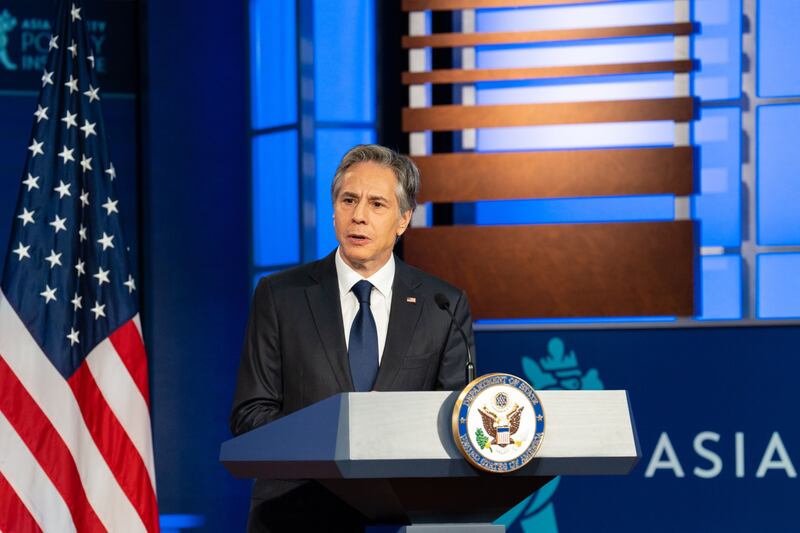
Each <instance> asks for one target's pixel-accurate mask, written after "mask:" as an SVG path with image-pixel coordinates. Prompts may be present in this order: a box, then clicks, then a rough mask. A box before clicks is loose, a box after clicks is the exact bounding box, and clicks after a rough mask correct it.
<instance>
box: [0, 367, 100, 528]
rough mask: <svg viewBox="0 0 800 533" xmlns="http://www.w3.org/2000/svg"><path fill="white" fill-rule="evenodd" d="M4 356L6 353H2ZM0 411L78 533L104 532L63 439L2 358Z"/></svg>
mask: <svg viewBox="0 0 800 533" xmlns="http://www.w3.org/2000/svg"><path fill="white" fill-rule="evenodd" d="M2 355H5V354H2ZM0 390H2V391H3V394H0V412H2V413H3V414H4V415H5V417H6V419H7V420H8V421H9V422H10V424H11V426H12V427H13V428H14V431H16V432H17V434H18V435H19V436H20V438H21V439H22V441H23V442H24V443H25V445H26V446H27V447H28V448H29V449H30V451H31V452H32V453H33V455H34V457H36V460H37V462H38V463H39V464H40V465H41V467H42V470H44V472H45V473H46V474H47V477H49V478H50V480H51V481H52V482H53V485H55V487H56V489H58V492H59V493H60V494H61V496H62V497H63V498H64V502H65V503H66V504H67V508H68V509H69V512H70V514H71V515H72V521H73V522H74V523H75V527H76V528H77V529H78V531H105V528H104V527H103V524H102V523H101V522H100V519H99V518H98V516H97V514H96V513H95V511H94V509H93V508H92V506H91V505H90V504H89V501H88V498H87V496H86V492H85V491H84V489H83V484H82V483H81V477H80V474H79V472H78V468H77V466H76V465H75V461H74V460H73V458H72V456H71V455H70V451H69V449H68V448H67V445H66V444H65V443H64V439H62V438H61V436H60V435H59V434H58V432H57V431H56V430H55V428H54V427H53V426H52V425H51V424H50V423H49V422H48V420H47V417H46V416H45V414H44V413H43V412H42V410H41V409H40V408H39V406H38V405H37V404H36V402H35V401H34V399H33V397H31V395H30V394H28V390H27V389H26V388H25V386H24V385H23V384H22V382H20V380H19V379H18V378H17V376H16V375H15V374H14V373H13V372H12V371H11V368H9V366H8V365H7V364H6V361H5V359H3V358H2V357H0Z"/></svg>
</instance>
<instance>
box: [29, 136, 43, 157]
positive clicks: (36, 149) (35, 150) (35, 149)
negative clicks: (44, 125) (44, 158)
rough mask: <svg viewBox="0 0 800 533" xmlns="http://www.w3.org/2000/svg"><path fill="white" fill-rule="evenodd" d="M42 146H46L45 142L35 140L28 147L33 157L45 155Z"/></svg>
mask: <svg viewBox="0 0 800 533" xmlns="http://www.w3.org/2000/svg"><path fill="white" fill-rule="evenodd" d="M42 146H44V141H42V142H38V141H37V140H36V139H34V140H33V143H32V144H31V145H30V146H28V150H30V151H31V157H36V155H37V154H39V155H44V150H42Z"/></svg>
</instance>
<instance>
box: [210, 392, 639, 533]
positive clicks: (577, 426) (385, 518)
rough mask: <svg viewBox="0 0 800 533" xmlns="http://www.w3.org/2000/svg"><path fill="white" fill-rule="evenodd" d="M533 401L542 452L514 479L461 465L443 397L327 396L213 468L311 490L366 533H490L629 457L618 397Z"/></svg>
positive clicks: (558, 395) (628, 420)
mask: <svg viewBox="0 0 800 533" xmlns="http://www.w3.org/2000/svg"><path fill="white" fill-rule="evenodd" d="M536 393H537V395H538V396H539V399H540V400H541V404H542V407H543V408H544V413H545V423H546V427H545V436H544V440H543V442H542V444H541V447H540V449H539V452H538V453H537V455H536V457H535V458H534V459H533V460H531V462H530V463H528V464H527V465H525V466H524V467H523V468H521V469H519V470H516V471H514V472H509V473H501V474H495V473H488V472H482V471H479V470H477V469H476V468H474V467H473V466H471V465H470V464H469V463H468V462H467V460H466V459H464V457H463V456H462V455H461V453H460V452H459V450H458V449H457V448H456V444H455V442H454V440H453V434H452V412H453V406H454V404H455V401H456V398H457V397H458V394H459V393H458V392H449V391H431V392H361V393H342V394H338V395H336V396H332V397H330V398H328V399H326V400H323V401H321V402H318V403H316V404H314V405H311V406H309V407H306V408H305V409H301V410H299V411H297V412H295V413H292V414H291V415H288V416H285V417H283V418H281V419H279V420H276V421H274V422H272V423H269V424H267V425H265V426H262V427H260V428H257V429H254V430H252V431H250V432H248V433H245V434H243V435H240V436H239V437H236V438H234V439H231V440H228V441H226V442H224V443H223V444H222V447H221V450H220V461H221V462H222V464H223V465H224V466H225V467H226V468H227V469H228V470H229V471H230V472H231V473H232V474H233V475H234V476H237V477H242V478H265V479H314V480H317V481H318V482H320V483H321V484H322V485H323V486H324V487H326V488H327V489H328V490H330V491H331V492H333V493H334V494H336V495H337V496H338V497H339V498H341V499H342V500H344V501H345V502H347V503H348V504H349V505H351V506H353V507H354V508H356V509H358V510H359V511H360V512H361V513H363V514H364V515H365V516H367V517H368V518H370V519H371V520H373V521H375V522H378V523H410V524H412V525H414V527H416V530H417V531H423V530H425V531H448V528H447V527H446V526H444V524H449V525H451V526H452V527H453V528H454V529H452V531H466V529H465V528H466V524H468V523H471V524H475V525H474V526H472V528H471V529H473V530H475V531H478V530H481V528H480V527H477V529H475V527H476V526H477V524H480V523H485V524H486V526H484V527H486V529H485V530H486V531H497V530H498V529H492V526H490V525H489V523H490V522H491V521H492V520H495V519H496V518H498V517H499V516H500V515H502V514H503V513H504V512H505V511H506V510H508V509H509V508H511V507H513V506H514V505H515V504H517V503H519V502H520V501H522V500H523V499H524V498H525V497H527V496H528V495H529V494H531V493H532V492H534V491H535V490H537V489H538V488H539V487H541V486H543V485H544V484H545V483H547V482H548V481H550V479H552V477H553V476H577V475H624V474H627V473H628V472H630V470H631V469H632V468H633V467H634V466H635V465H636V462H637V461H638V459H639V457H640V456H641V452H640V448H639V442H638V439H637V436H636V428H635V424H634V421H633V416H632V413H631V409H630V404H629V401H628V394H627V392H626V391H624V390H620V391H562V390H559V391H537V392H536ZM476 523H477V524H476ZM422 524H425V526H422ZM436 524H441V525H438V526H435V525H436ZM459 524H460V525H459ZM494 527H495V528H497V527H499V531H502V529H503V528H502V527H500V526H494ZM413 530H414V528H409V531H413Z"/></svg>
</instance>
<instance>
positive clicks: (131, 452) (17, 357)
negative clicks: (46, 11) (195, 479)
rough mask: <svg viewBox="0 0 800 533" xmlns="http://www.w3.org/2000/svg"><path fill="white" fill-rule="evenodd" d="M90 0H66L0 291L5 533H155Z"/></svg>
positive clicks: (140, 371)
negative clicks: (84, 0) (89, 24)
mask: <svg viewBox="0 0 800 533" xmlns="http://www.w3.org/2000/svg"><path fill="white" fill-rule="evenodd" d="M83 18H84V13H82V11H81V7H80V2H79V1H72V2H65V1H63V0H62V1H61V2H60V4H59V8H58V15H57V19H56V24H55V26H54V27H55V32H54V33H53V34H52V36H51V38H50V52H49V56H48V60H47V67H46V68H45V71H44V73H43V75H42V87H41V92H40V95H39V101H38V105H37V109H36V112H35V113H34V119H33V132H32V134H31V140H30V146H29V147H28V154H27V160H26V164H25V170H24V171H23V176H22V177H23V180H22V185H21V187H20V193H19V198H18V201H17V211H16V214H15V218H14V222H13V228H12V234H11V239H10V242H9V252H8V254H7V256H6V262H5V269H4V273H3V280H2V284H1V285H0V289H2V291H1V292H0V531H6V532H12V531H39V530H44V531H57V532H66V531H91V532H94V531H106V530H107V531H157V530H158V509H157V504H156V490H155V486H156V485H155V470H154V465H153V448H152V440H151V434H150V431H151V430H150V415H149V393H148V384H147V357H146V354H145V350H144V344H143V343H142V336H141V326H140V323H139V315H138V311H137V308H136V292H135V291H136V283H135V282H134V278H133V276H132V275H131V269H130V266H129V258H128V251H127V249H126V247H125V245H124V241H123V237H122V228H121V224H120V214H119V208H118V203H119V200H118V198H117V196H116V193H115V192H114V183H113V182H114V178H115V177H116V175H115V171H114V165H113V164H112V163H111V159H110V158H109V154H108V148H107V145H106V139H105V131H104V127H103V118H102V115H101V111H100V104H101V101H102V99H103V94H102V92H101V90H100V87H99V86H98V84H97V77H96V76H95V73H94V63H95V58H94V56H93V54H92V51H91V49H90V48H89V40H88V35H87V32H86V28H85V27H84V21H83Z"/></svg>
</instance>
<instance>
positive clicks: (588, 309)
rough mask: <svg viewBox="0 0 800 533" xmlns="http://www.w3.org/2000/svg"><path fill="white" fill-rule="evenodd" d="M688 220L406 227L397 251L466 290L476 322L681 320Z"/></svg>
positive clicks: (690, 301) (688, 305) (690, 277)
mask: <svg viewBox="0 0 800 533" xmlns="http://www.w3.org/2000/svg"><path fill="white" fill-rule="evenodd" d="M693 224H694V223H693V222H691V221H676V222H639V223H614V224H548V225H532V226H441V227H432V228H415V229H410V230H408V231H407V232H406V235H405V236H404V240H405V243H404V245H403V252H404V254H403V255H404V258H405V260H406V261H407V262H409V263H410V264H412V265H414V266H417V267H419V268H422V269H423V270H425V271H427V272H430V273H432V274H434V275H437V276H439V277H442V278H444V279H446V280H447V281H449V282H450V283H452V284H454V285H456V286H457V287H461V288H462V289H464V290H466V292H467V295H468V296H469V299H470V304H471V306H472V315H473V318H476V319H480V318H560V317H577V316H591V317H607V316H658V315H670V316H673V315H674V316H690V315H692V314H693V313H694V298H693V290H694V261H695V259H694V257H695V255H694V226H693Z"/></svg>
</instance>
